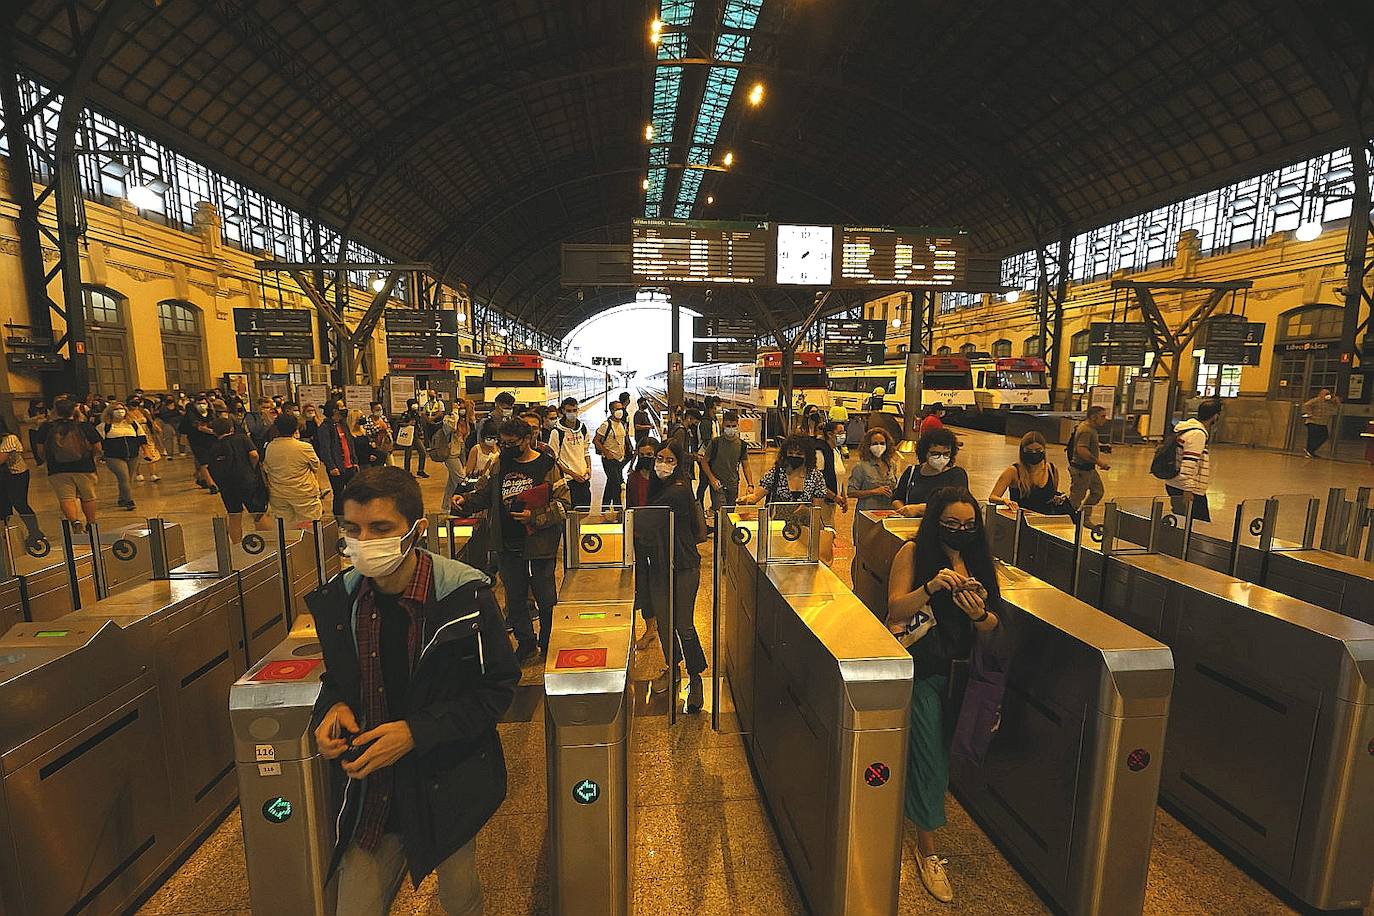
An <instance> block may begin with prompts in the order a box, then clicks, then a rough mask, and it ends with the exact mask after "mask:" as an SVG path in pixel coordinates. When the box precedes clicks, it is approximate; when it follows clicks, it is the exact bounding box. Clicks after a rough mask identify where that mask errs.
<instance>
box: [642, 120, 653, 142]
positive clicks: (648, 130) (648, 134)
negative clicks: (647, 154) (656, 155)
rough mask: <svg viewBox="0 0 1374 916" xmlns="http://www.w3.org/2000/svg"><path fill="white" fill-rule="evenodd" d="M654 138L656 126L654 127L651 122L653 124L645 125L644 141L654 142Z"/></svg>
mask: <svg viewBox="0 0 1374 916" xmlns="http://www.w3.org/2000/svg"><path fill="white" fill-rule="evenodd" d="M653 138H654V125H653V123H652V122H651V123H649V124H645V125H644V139H645V140H652V139H653Z"/></svg>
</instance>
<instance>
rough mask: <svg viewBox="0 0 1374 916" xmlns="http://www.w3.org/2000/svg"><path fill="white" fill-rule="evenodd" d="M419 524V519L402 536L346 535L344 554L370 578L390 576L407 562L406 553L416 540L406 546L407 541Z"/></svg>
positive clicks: (358, 569)
mask: <svg viewBox="0 0 1374 916" xmlns="http://www.w3.org/2000/svg"><path fill="white" fill-rule="evenodd" d="M419 524H420V522H419V521H418V520H417V521H416V522H415V524H414V525H411V526H410V530H409V531H407V532H406V533H405V534H403V535H401V536H400V537H394V538H371V539H369V540H366V541H364V540H360V539H358V538H350V537H345V538H344V549H343V555H344V556H346V557H348V558H349V559H350V560H352V561H353V568H354V569H356V570H357V571H358V572H360V573H362V574H363V575H364V576H367V577H368V578H369V579H377V578H380V577H382V576H389V575H391V574H392V573H394V572H395V571H396V570H397V569H399V568H400V566H401V564H402V563H403V562H405V558H406V554H408V553H410V549H411V547H414V546H415V542H414V541H411V542H410V546H405V541H406V539H407V538H409V537H410V536H411V535H412V534H414V533H415V529H416V527H417V526H418V525H419Z"/></svg>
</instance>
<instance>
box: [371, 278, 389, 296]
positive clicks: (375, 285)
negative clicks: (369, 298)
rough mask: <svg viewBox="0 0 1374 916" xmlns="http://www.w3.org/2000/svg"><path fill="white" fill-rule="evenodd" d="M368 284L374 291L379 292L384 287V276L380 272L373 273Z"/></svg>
mask: <svg viewBox="0 0 1374 916" xmlns="http://www.w3.org/2000/svg"><path fill="white" fill-rule="evenodd" d="M369 285H370V286H371V287H372V291H373V292H374V293H380V292H381V291H382V290H384V289H386V277H383V276H382V275H381V274H373V275H372V281H371V283H369Z"/></svg>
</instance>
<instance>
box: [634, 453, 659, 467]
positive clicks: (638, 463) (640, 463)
mask: <svg viewBox="0 0 1374 916" xmlns="http://www.w3.org/2000/svg"><path fill="white" fill-rule="evenodd" d="M653 469H654V459H653V458H652V457H648V458H645V457H644V456H642V455H641V456H640V457H639V458H636V459H635V470H637V471H652V470H653Z"/></svg>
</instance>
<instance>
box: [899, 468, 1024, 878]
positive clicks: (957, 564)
mask: <svg viewBox="0 0 1374 916" xmlns="http://www.w3.org/2000/svg"><path fill="white" fill-rule="evenodd" d="M887 601H888V611H887V625H888V629H890V630H891V631H892V632H893V633H894V634H895V635H896V636H897V637H898V638H899V639H900V640H901V641H902V643H903V644H904V645H906V646H907V648H908V651H909V652H910V653H911V659H912V666H913V669H914V671H913V673H914V675H915V677H914V680H913V684H912V691H911V719H910V730H909V732H908V745H907V782H906V799H905V804H904V811H905V814H906V816H907V817H909V818H910V819H911V820H912V822H913V823H914V824H915V825H916V848H917V852H918V856H917V859H918V861H917V865H918V866H919V870H920V873H921V881H922V883H924V884H925V886H926V889H927V890H928V891H930V893H931V895H932V896H934V897H935V898H936V899H937V900H940V901H943V902H945V903H950V902H952V901H953V900H954V890H953V888H951V887H950V883H949V878H948V876H947V875H946V874H945V860H943V859H941V858H940V856H939V853H937V852H936V850H935V831H936V830H938V829H939V828H940V827H943V826H944V824H945V790H946V788H948V786H949V748H948V746H947V745H946V744H945V737H944V735H945V728H944V701H945V696H946V694H948V692H949V683H950V666H951V665H952V664H953V663H954V662H955V661H959V660H962V659H967V658H968V657H969V656H970V655H971V654H972V652H973V648H974V643H975V642H976V641H979V640H994V639H998V638H999V637H1001V635H1002V634H1001V633H1000V632H999V630H1001V628H1002V616H1003V610H1002V604H1001V599H1000V593H999V592H998V589H997V569H996V567H995V566H994V564H993V559H992V551H991V549H990V548H989V547H988V540H987V536H986V534H985V533H984V531H983V523H982V513H981V512H979V511H978V501H977V500H975V499H974V498H973V495H972V494H970V493H969V491H968V490H967V489H963V488H955V487H945V488H943V489H940V490H936V491H935V492H934V493H932V494H931V495H930V498H929V499H928V500H927V502H926V512H925V515H924V516H923V517H922V518H921V527H920V528H918V529H917V530H916V536H915V537H914V538H913V539H912V540H910V541H908V542H907V543H906V544H904V545H902V548H901V549H900V550H899V551H897V556H896V557H894V558H893V560H892V570H891V573H890V575H889V578H888V589H887Z"/></svg>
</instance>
